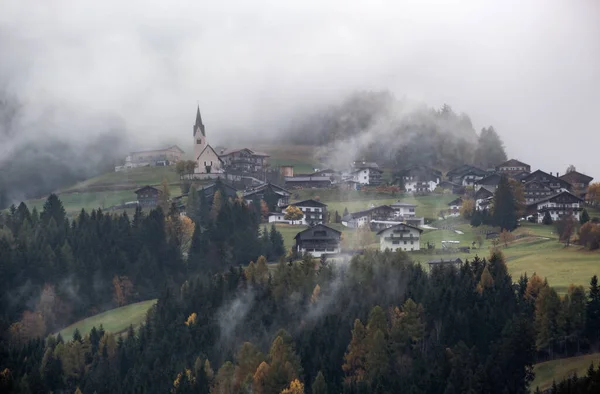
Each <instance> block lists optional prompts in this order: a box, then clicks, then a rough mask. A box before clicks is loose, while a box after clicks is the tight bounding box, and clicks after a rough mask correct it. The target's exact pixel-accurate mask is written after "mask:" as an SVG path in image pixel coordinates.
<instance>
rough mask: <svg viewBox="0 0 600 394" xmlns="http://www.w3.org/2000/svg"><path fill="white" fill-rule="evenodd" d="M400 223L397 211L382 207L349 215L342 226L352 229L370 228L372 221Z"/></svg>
mask: <svg viewBox="0 0 600 394" xmlns="http://www.w3.org/2000/svg"><path fill="white" fill-rule="evenodd" d="M374 220H375V221H380V222H394V223H398V220H397V218H396V211H395V210H394V208H392V207H391V206H389V205H381V206H378V207H373V208H370V209H366V210H364V211H359V212H353V213H349V214H348V215H346V216H344V217H343V218H342V224H343V225H344V226H346V227H350V228H358V227H363V226H370V225H371V222H372V221H374Z"/></svg>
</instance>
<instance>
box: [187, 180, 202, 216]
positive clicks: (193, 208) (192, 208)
mask: <svg viewBox="0 0 600 394" xmlns="http://www.w3.org/2000/svg"><path fill="white" fill-rule="evenodd" d="M185 211H186V214H187V216H189V218H190V219H192V221H193V222H194V223H200V197H199V196H198V191H197V190H196V187H195V186H192V187H191V188H190V191H189V193H188V197H187V205H186V207H185Z"/></svg>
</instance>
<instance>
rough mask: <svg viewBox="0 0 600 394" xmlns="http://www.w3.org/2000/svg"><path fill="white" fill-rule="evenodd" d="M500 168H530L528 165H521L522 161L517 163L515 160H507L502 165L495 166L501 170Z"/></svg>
mask: <svg viewBox="0 0 600 394" xmlns="http://www.w3.org/2000/svg"><path fill="white" fill-rule="evenodd" d="M501 167H530V165H529V164H527V163H523V162H522V161H519V160H516V159H510V160H507V161H505V162H504V163H502V164H498V166H496V168H501Z"/></svg>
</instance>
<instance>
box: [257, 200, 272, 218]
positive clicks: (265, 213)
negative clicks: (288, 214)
mask: <svg viewBox="0 0 600 394" xmlns="http://www.w3.org/2000/svg"><path fill="white" fill-rule="evenodd" d="M269 212H271V211H270V210H269V206H268V205H267V203H266V202H265V200H260V214H261V216H262V217H263V219H267V218H268V217H269Z"/></svg>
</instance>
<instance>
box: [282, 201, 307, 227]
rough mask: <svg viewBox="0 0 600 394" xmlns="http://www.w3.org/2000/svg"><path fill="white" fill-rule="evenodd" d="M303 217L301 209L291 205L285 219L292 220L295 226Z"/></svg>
mask: <svg viewBox="0 0 600 394" xmlns="http://www.w3.org/2000/svg"><path fill="white" fill-rule="evenodd" d="M303 217H304V214H303V213H302V211H301V210H300V208H298V207H297V206H295V205H289V206H288V207H287V208H286V209H285V216H284V217H283V218H284V219H285V220H290V221H291V222H292V224H294V222H295V221H297V220H302V218H303Z"/></svg>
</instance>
